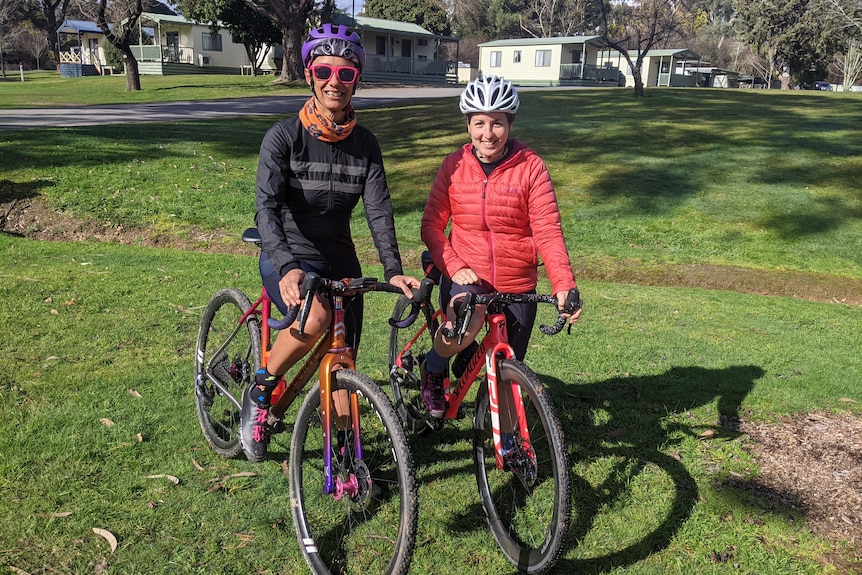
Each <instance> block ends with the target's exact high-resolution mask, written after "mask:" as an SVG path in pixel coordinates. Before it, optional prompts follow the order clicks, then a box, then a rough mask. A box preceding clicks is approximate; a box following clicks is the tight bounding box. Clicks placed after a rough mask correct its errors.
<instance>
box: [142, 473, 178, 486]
mask: <svg viewBox="0 0 862 575" xmlns="http://www.w3.org/2000/svg"><path fill="white" fill-rule="evenodd" d="M147 479H169V480H171V481H172V482H173V484H174V485H179V484H180V480H179V478H177V477H174V476H173V475H165V474H164V473H159V474H158V475H147Z"/></svg>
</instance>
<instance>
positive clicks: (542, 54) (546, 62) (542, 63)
mask: <svg viewBox="0 0 862 575" xmlns="http://www.w3.org/2000/svg"><path fill="white" fill-rule="evenodd" d="M550 65H551V51H550V50H536V68H547V67H550Z"/></svg>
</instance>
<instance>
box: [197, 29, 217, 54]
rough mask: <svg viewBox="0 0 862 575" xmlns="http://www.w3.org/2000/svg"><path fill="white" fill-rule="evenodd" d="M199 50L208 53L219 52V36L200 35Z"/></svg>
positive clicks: (206, 33)
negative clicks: (207, 51)
mask: <svg viewBox="0 0 862 575" xmlns="http://www.w3.org/2000/svg"><path fill="white" fill-rule="evenodd" d="M201 40H202V42H201V48H202V49H204V50H209V51H210V52H221V34H210V33H208V32H204V33H203V34H201Z"/></svg>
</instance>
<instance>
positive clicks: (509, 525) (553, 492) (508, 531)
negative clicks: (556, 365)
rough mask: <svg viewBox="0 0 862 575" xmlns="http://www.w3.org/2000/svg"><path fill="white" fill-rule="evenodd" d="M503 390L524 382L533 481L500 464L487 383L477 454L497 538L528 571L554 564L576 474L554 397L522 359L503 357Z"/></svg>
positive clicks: (478, 418) (479, 411) (478, 417)
mask: <svg viewBox="0 0 862 575" xmlns="http://www.w3.org/2000/svg"><path fill="white" fill-rule="evenodd" d="M498 379H499V381H498V385H499V390H500V391H499V393H500V394H502V393H504V389H505V390H508V389H509V384H510V383H511V382H516V383H517V384H518V385H520V388H521V396H522V397H523V401H524V406H525V409H526V417H527V423H528V428H529V433H530V441H531V443H532V446H533V448H534V449H535V451H536V456H537V458H536V460H537V465H536V468H535V469H536V472H537V476H536V478H535V481H534V482H533V483H532V485H528V484H527V483H526V482H525V481H522V480H521V478H520V477H519V476H518V475H517V474H515V473H513V472H512V471H508V470H506V469H502V470H500V469H497V466H496V462H495V453H494V440H493V435H492V432H491V414H490V412H491V410H490V401H489V396H488V388H487V383H484V384H483V385H482V387H481V388H480V390H479V394H478V396H477V398H476V412H475V419H474V441H473V457H474V464H475V469H476V481H477V483H478V487H479V497H480V499H481V501H482V506H483V508H484V510H485V515H486V517H487V520H488V525H489V526H490V528H491V532H492V533H493V534H494V538H495V539H496V540H497V543H498V545H499V547H500V549H501V550H502V551H503V553H504V554H505V555H506V557H507V558H508V559H509V561H510V562H511V563H512V564H513V565H514V566H515V567H517V568H518V570H519V571H521V572H523V573H542V572H544V571H546V570H548V569H550V568H551V567H552V566H553V565H554V563H556V561H557V560H558V559H559V557H560V555H561V554H562V553H563V551H564V550H565V549H564V546H565V543H566V538H567V534H568V528H569V520H570V518H571V508H572V505H571V478H570V469H569V464H568V458H567V456H566V445H565V440H564V438H563V431H562V428H561V426H560V422H559V418H558V417H557V415H556V410H555V409H554V406H553V404H552V402H551V398H550V396H549V395H548V393H547V391H546V390H545V388H544V386H543V385H542V383H541V382H540V381H539V379H538V378H537V377H536V375H535V374H534V373H533V372H532V371H531V370H530V369H529V368H528V367H526V366H525V365H524V364H523V363H521V362H520V361H517V360H503V361H502V362H500V374H499V378H498Z"/></svg>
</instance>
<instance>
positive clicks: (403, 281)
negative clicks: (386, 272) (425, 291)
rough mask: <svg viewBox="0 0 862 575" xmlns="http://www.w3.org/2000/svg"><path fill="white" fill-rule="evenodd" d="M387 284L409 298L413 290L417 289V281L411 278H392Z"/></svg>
mask: <svg viewBox="0 0 862 575" xmlns="http://www.w3.org/2000/svg"><path fill="white" fill-rule="evenodd" d="M388 283H389V284H390V285H393V286H395V287H397V288H398V289H400V290H401V291H402V292H404V295H406V296H407V297H409V298H412V297H413V290H414V289H419V280H418V279H416V278H414V277H413V276H403V275H398V276H392V278H390V279H389V282H388Z"/></svg>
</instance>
